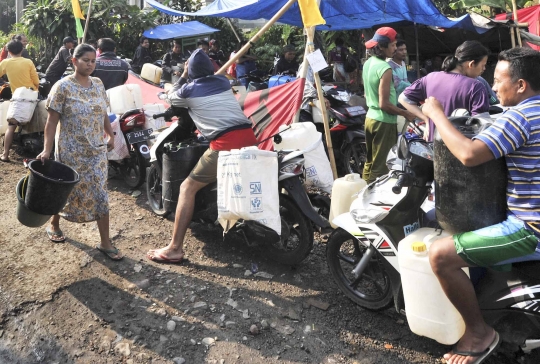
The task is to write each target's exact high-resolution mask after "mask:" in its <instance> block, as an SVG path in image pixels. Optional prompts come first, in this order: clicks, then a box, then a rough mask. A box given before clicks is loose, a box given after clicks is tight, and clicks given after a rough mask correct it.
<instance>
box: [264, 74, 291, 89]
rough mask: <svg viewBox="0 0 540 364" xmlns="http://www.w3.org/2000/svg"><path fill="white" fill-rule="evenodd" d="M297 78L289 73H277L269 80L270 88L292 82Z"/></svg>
mask: <svg viewBox="0 0 540 364" xmlns="http://www.w3.org/2000/svg"><path fill="white" fill-rule="evenodd" d="M294 80H296V77H293V76H289V75H275V76H272V77H270V80H268V88H270V87H274V86H279V85H283V84H285V83H287V82H292V81H294Z"/></svg>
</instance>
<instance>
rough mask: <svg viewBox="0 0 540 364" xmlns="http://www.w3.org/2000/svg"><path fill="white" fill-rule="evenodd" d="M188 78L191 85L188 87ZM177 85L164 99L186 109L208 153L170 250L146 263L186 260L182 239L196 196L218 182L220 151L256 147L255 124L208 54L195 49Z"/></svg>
mask: <svg viewBox="0 0 540 364" xmlns="http://www.w3.org/2000/svg"><path fill="white" fill-rule="evenodd" d="M188 77H189V79H190V80H192V81H191V82H188ZM179 85H180V89H179V90H178V91H173V92H170V93H169V94H168V95H167V94H165V93H163V94H162V96H160V98H166V100H167V102H169V103H170V104H171V105H173V106H177V107H184V108H187V109H188V112H189V115H190V116H191V118H192V119H193V122H194V123H195V126H196V127H197V130H199V132H200V133H201V134H202V135H203V136H204V137H205V138H206V139H208V140H209V141H210V148H208V150H207V151H206V152H205V153H204V154H203V155H202V157H201V158H200V159H199V162H198V163H197V165H196V166H195V167H194V168H193V170H192V171H191V173H190V175H189V177H188V178H186V179H185V180H184V182H182V185H181V186H180V195H179V197H178V205H177V207H176V213H175V219H174V228H173V235H172V238H171V241H170V243H169V245H167V246H166V247H163V248H161V249H152V250H150V251H148V252H147V253H146V256H147V258H148V259H150V260H153V261H158V262H164V263H180V262H181V261H182V260H183V258H184V250H183V245H184V236H185V234H186V231H187V228H188V227H189V224H190V222H191V218H192V216H193V209H194V206H195V195H196V194H197V191H199V190H200V189H202V188H203V187H205V186H206V185H208V184H210V183H213V182H215V181H216V180H217V167H218V155H219V151H221V150H225V151H228V150H231V149H240V148H242V147H246V146H250V145H255V144H256V143H257V140H256V139H255V134H254V133H253V130H252V129H251V122H250V121H249V120H248V118H247V117H246V116H245V115H244V112H243V111H242V109H241V108H240V104H239V103H238V101H237V100H236V98H235V97H234V94H233V93H232V92H231V84H230V83H229V80H228V79H227V77H225V76H223V75H214V69H213V66H212V62H211V61H210V58H208V56H207V55H206V53H205V52H204V50H202V49H197V50H195V51H194V52H193V53H192V54H191V57H189V59H188V61H187V62H186V65H185V67H184V72H183V73H182V77H181V78H180V81H179ZM208 105H212V107H208ZM187 122H188V121H187V120H186V118H181V121H179V123H181V124H179V127H182V128H183V129H184V130H187V131H189V130H191V127H190V126H191V125H190V124H186V123H187Z"/></svg>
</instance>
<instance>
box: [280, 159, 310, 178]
mask: <svg viewBox="0 0 540 364" xmlns="http://www.w3.org/2000/svg"><path fill="white" fill-rule="evenodd" d="M279 171H280V172H281V174H289V173H292V174H294V175H297V176H298V175H300V174H302V172H303V171H304V163H301V162H293V163H289V164H286V165H284V166H283V167H281V168H280V169H279Z"/></svg>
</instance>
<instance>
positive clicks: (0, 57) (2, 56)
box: [0, 34, 30, 62]
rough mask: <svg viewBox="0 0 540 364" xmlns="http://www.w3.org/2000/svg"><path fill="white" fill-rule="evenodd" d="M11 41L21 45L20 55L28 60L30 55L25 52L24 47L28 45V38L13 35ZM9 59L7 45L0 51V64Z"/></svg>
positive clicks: (21, 35)
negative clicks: (16, 41)
mask: <svg viewBox="0 0 540 364" xmlns="http://www.w3.org/2000/svg"><path fill="white" fill-rule="evenodd" d="M11 40H18V41H19V42H21V43H22V44H23V51H22V53H21V56H22V57H24V58H28V59H30V55H29V54H28V50H26V45H27V44H28V38H27V37H26V35H24V34H15V35H14V36H13V37H11ZM8 58H9V51H8V49H7V44H6V45H5V46H4V47H2V48H1V49H0V62H2V61H3V60H4V59H8Z"/></svg>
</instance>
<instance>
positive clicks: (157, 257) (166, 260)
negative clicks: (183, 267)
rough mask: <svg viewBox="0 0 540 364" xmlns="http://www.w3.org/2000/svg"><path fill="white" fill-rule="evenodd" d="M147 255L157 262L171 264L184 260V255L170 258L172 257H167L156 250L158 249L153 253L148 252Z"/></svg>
mask: <svg viewBox="0 0 540 364" xmlns="http://www.w3.org/2000/svg"><path fill="white" fill-rule="evenodd" d="M146 257H147V258H148V259H150V260H151V261H153V262H156V263H169V264H174V263H181V262H182V261H183V260H184V257H182V258H179V259H170V258H167V257H166V256H165V255H163V254H161V253H160V252H158V251H157V250H156V251H153V252H152V254H151V255H150V254H148V253H146Z"/></svg>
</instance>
